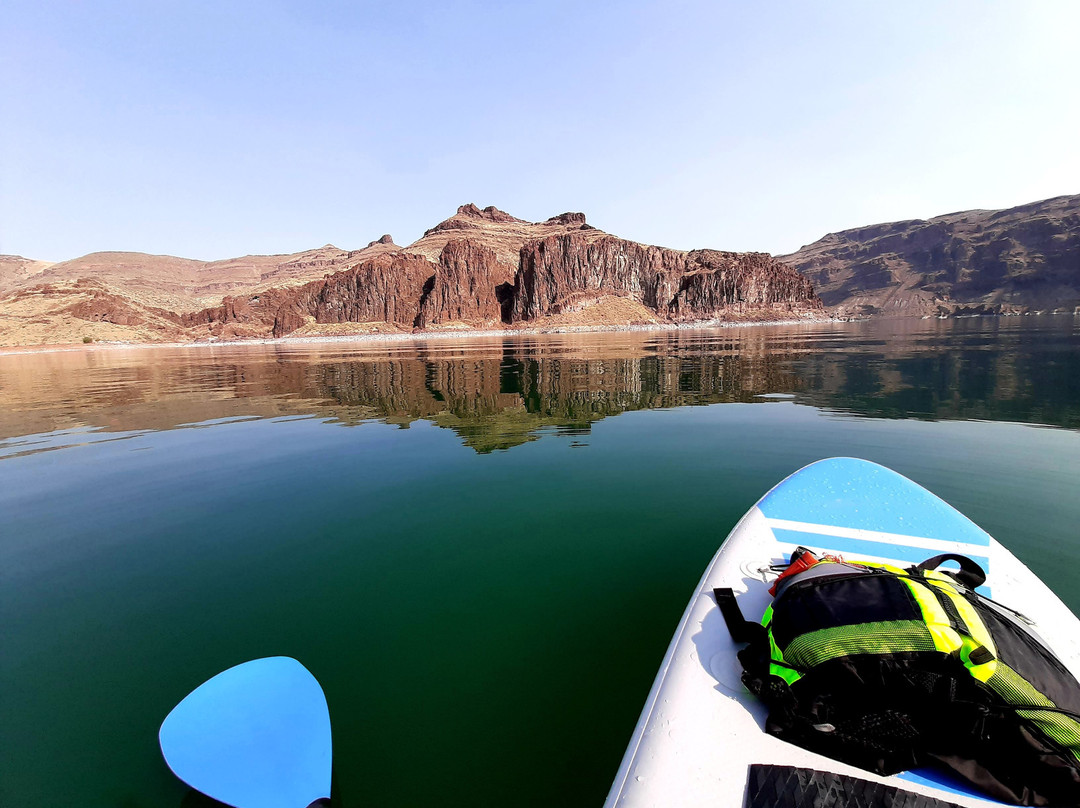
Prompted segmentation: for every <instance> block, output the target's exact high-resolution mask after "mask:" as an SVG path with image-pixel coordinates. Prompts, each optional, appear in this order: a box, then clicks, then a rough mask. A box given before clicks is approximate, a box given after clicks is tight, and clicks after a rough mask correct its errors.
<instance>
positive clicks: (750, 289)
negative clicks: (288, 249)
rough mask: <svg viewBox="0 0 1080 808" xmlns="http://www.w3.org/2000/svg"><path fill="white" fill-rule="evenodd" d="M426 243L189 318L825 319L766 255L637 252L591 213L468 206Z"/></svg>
mask: <svg viewBox="0 0 1080 808" xmlns="http://www.w3.org/2000/svg"><path fill="white" fill-rule="evenodd" d="M433 233H436V234H439V236H440V240H439V241H433V240H432V234H433ZM381 243H384V244H390V243H391V242H389V241H386V242H381ZM436 243H438V244H440V245H441V246H439V248H438V252H435V251H434V249H433V246H434V245H435V244H436ZM417 244H422V245H424V252H423V253H414V252H412V251H411V250H412V249H413V248H406V249H407V250H410V251H409V252H403V251H394V252H387V253H384V254H381V255H376V256H375V257H372V258H367V259H365V260H363V261H361V262H360V263H358V264H356V265H355V266H353V267H351V268H349V269H347V270H345V271H342V272H336V273H334V274H332V275H327V276H326V277H325V278H323V279H322V280H319V281H313V282H310V283H307V284H304V285H303V286H297V287H293V288H272V289H267V290H265V291H263V292H260V293H258V294H250V295H246V296H238V297H227V298H225V299H224V300H223V301H222V305H221V306H216V307H213V308H211V309H205V310H203V311H201V312H197V313H195V314H192V315H188V316H186V317H185V324H188V325H191V326H204V327H208V328H209V330H210V333H211V334H219V333H225V332H223V331H222V328H223V327H225V326H229V327H231V328H233V329H237V328H240V329H246V330H245V331H244V332H243V333H248V332H249V331H251V330H258V329H260V328H261V329H263V330H264V331H269V332H271V333H273V335H274V336H284V335H286V334H290V333H292V332H294V331H296V330H297V329H299V328H301V327H303V326H305V325H306V324H309V323H312V322H314V323H322V324H332V323H383V324H387V325H389V326H394V327H398V328H437V327H440V326H446V325H454V326H457V325H467V326H472V327H485V328H486V327H492V326H499V325H501V324H511V325H513V324H518V323H526V322H531V321H536V320H541V319H542V318H544V317H547V316H550V315H560V314H564V313H566V312H582V317H584V318H585V319H584V321H583V322H582V324H585V323H586V322H587V312H585V311H583V310H586V309H588V307H589V306H594V305H597V304H598V303H604V304H605V310H606V311H608V312H609V313H610V311H611V310H612V308H613V307H612V305H611V301H612V300H613V299H615V300H618V299H619V298H622V299H624V300H627V301H631V302H632V303H633V304H635V306H637V307H638V308H637V309H636V310H637V311H639V312H640V313H641V314H642V315H643V316H647V317H648V318H650V319H649V321H650V322H653V321H655V320H662V321H663V320H666V321H677V322H678V321H692V320H705V319H712V318H717V317H726V318H729V319H739V320H744V319H768V318H771V317H776V316H789V315H790V314H791V313H798V314H805V313H810V314H812V313H814V312H817V311H819V310H820V309H821V303H820V301H818V299H817V297H816V296H815V295H814V292H813V289H812V288H811V286H810V284H809V282H808V281H807V280H806V279H805V278H803V277H802V276H801V275H799V273H798V272H796V271H794V270H793V269H791V268H790V267H787V266H785V265H783V264H781V263H779V262H777V261H775V260H774V259H773V258H771V257H770V256H768V255H765V254H764V253H731V252H720V251H717V250H695V251H693V252H690V253H685V252H680V251H678V250H669V249H664V248H662V247H652V246H648V245H645V244H638V243H637V242H634V241H627V240H625V239H620V238H616V237H615V236H611V235H608V234H606V233H603V232H601V231H599V230H596V229H595V228H592V227H590V226H589V225H587V224H586V223H585V216H584V214H581V213H563V214H560V215H559V216H554V217H552V218H551V219H548V220H547V221H545V222H541V223H539V224H532V223H529V222H524V221H522V220H521V219H516V218H514V217H513V216H510V215H509V214H507V213H504V212H503V211H500V210H498V209H496V208H493V207H488V208H484V209H483V210H480V209H479V208H477V207H476V206H475V205H462V206H461V207H460V208H458V212H457V214H455V215H454V216H453V217H451V218H450V219H448V220H446V222H443V223H442V224H441V225H439V226H438V227H436V228H434V229H433V230H430V231H428V233H427V234H425V236H424V237H423V238H421V239H420V241H418V242H417ZM414 247H415V245H414ZM510 247H512V250H513V251H512V252H511V251H509V249H508V248H510ZM508 256H512V258H508ZM511 261H513V264H511V263H510V262H511ZM640 307H644V309H642V308H640ZM631 308H633V307H631ZM597 311H599V309H597ZM654 317H655V320H654V319H651V318H654ZM229 333H235V331H231V332H229Z"/></svg>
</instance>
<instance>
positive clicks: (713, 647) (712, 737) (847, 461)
mask: <svg viewBox="0 0 1080 808" xmlns="http://www.w3.org/2000/svg"><path fill="white" fill-rule="evenodd" d="M799 545H802V546H804V547H808V548H810V549H811V550H814V551H820V552H825V553H831V554H836V555H841V556H843V557H844V558H845V559H848V560H858V559H865V560H867V561H891V562H894V563H895V562H901V563H902V564H903V565H904V566H908V565H912V564H917V563H919V562H921V561H923V560H925V559H927V558H929V557H931V556H934V555H938V554H940V553H950V552H951V553H960V554H962V555H966V556H969V557H970V558H972V559H974V560H975V561H977V562H978V563H979V564H980V565H981V566H982V568H983V569H984V570H986V573H987V581H986V585H985V586H984V587H980V591H982V592H984V593H986V594H990V595H992V596H993V598H994V599H995V600H998V601H1000V602H1002V603H1004V604H1006V605H1007V606H1011V607H1013V608H1016V609H1019V610H1020V611H1022V612H1023V613H1024V614H1025V615H1027V616H1028V617H1030V618H1032V619H1033V620H1034V621H1035V623H1036V631H1037V632H1038V633H1039V635H1040V636H1041V637H1042V638H1043V639H1044V640H1046V642H1047V643H1048V644H1049V646H1050V647H1051V648H1053V649H1054V651H1055V652H1056V653H1057V654H1058V656H1059V657H1060V658H1061V661H1062V662H1063V663H1064V664H1065V665H1066V666H1067V667H1068V668H1069V670H1070V671H1071V672H1072V673H1073V675H1074V676H1077V678H1080V621H1078V620H1077V618H1076V617H1075V616H1074V615H1073V614H1072V612H1070V611H1069V609H1068V608H1067V607H1066V606H1065V604H1063V603H1062V602H1061V601H1060V600H1059V599H1058V598H1057V596H1056V595H1054V593H1053V592H1051V591H1050V590H1049V589H1048V588H1047V587H1046V585H1045V584H1043V583H1042V581H1040V580H1039V579H1038V578H1037V577H1036V576H1035V574H1034V573H1032V572H1031V570H1029V569H1028V568H1027V567H1025V566H1024V565H1023V564H1022V563H1020V561H1018V560H1017V559H1016V557H1015V556H1013V555H1012V553H1010V552H1009V551H1008V550H1006V549H1005V548H1004V547H1002V546H1001V545H1000V544H998V542H996V541H995V540H994V539H993V538H991V537H990V536H989V535H988V534H987V533H986V532H985V531H983V530H982V529H981V528H979V527H978V526H977V525H975V523H973V522H972V521H971V520H969V519H968V518H967V517H965V516H964V515H963V514H961V513H960V512H959V511H957V510H955V509H954V508H952V507H951V506H950V505H948V504H947V503H946V502H944V501H943V500H941V499H939V498H938V497H936V496H934V495H933V494H931V493H930V492H929V491H927V490H926V489H924V488H922V487H921V486H919V485H917V484H916V483H914V482H912V481H911V480H909V479H907V478H906V477H903V476H901V475H900V474H897V473H896V472H894V471H890V470H889V469H887V468H884V467H883V466H879V465H877V464H875V463H870V462H868V461H865V460H856V459H852V458H833V459H829V460H822V461H819V462H817V463H813V464H811V465H809V466H807V467H806V468H804V469H802V470H800V471H798V472H796V473H795V474H792V475H791V476H790V477H788V478H787V479H786V480H784V481H783V482H781V483H780V484H779V485H777V486H776V487H775V488H773V489H772V490H771V491H770V492H769V493H768V494H766V495H765V496H764V497H762V499H761V501H760V502H758V503H757V505H755V506H754V507H753V508H751V509H750V511H749V512H748V513H747V514H746V515H745V516H744V517H743V518H742V519H741V520H740V521H739V523H738V524H737V525H736V526H735V529H734V530H733V531H732V532H731V535H730V536H728V538H727V540H726V541H725V542H724V544H723V546H722V547H721V548H720V550H719V552H717V554H716V556H715V557H714V558H713V560H712V562H711V563H710V564H709V567H708V569H707V570H706V571H705V575H704V577H703V578H702V579H701V583H700V584H698V587H697V590H696V591H695V592H694V596H693V597H692V598H691V600H690V604H689V605H688V606H687V608H686V612H685V613H684V614H683V617H682V620H681V622H680V623H679V627H678V629H677V630H676V631H675V636H674V637H673V638H672V641H671V645H670V646H669V647H668V651H667V654H666V655H665V657H664V661H663V663H662V664H661V666H660V671H659V673H658V674H657V676H656V681H655V682H654V683H653V686H652V690H651V691H650V693H649V697H648V700H647V701H646V703H645V709H644V710H643V711H642V713H641V718H640V719H639V720H638V723H637V726H636V728H635V729H634V734H633V737H632V738H631V740H630V744H629V746H628V747H627V750H626V754H625V756H624V757H623V761H622V765H621V766H620V767H619V772H618V774H617V775H616V777H615V782H614V784H613V785H612V787H611V791H610V793H609V794H608V798H607V802H606V803H605V806H606V808H645V807H646V806H722V807H723V808H741V806H742V805H743V804H744V798H745V793H746V784H747V775H748V771H749V767H750V765H751V764H754V763H765V764H776V765H784V766H797V767H802V768H810V769H817V770H821V771H829V772H835V773H837V774H841V775H848V776H852V777H858V778H861V779H864V780H871V781H874V782H880V783H886V784H888V785H891V786H895V787H897V788H900V789H904V790H906V791H913V792H918V793H921V794H926V795H928V796H933V797H936V798H938V799H942V800H946V801H948V802H953V803H957V804H960V805H966V806H974V807H977V808H986V806H987V805H995V804H998V803H994V802H993V801H991V800H989V799H987V798H984V797H981V796H979V795H978V794H977V793H976V792H974V791H973V790H970V789H967V788H965V787H963V786H959V785H957V784H956V783H955V782H954V781H953V782H950V781H948V780H947V779H946V778H944V777H941V778H939V777H938V776H937V775H936V774H934V773H933V772H932V771H926V770H920V771H919V772H904V773H902V774H899V775H894V776H892V777H881V776H878V775H876V774H874V773H872V772H868V771H865V770H863V769H858V768H855V767H853V766H849V765H846V764H844V763H840V762H839V761H836V760H832V759H830V758H826V757H823V756H821V755H818V754H815V753H813V752H808V751H806V750H804V749H801V748H799V747H797V746H793V745H792V744H789V743H786V742H784V741H781V740H779V739H778V738H774V737H772V736H771V735H767V734H766V733H765V731H764V725H765V717H766V714H767V710H766V708H765V706H764V705H763V704H761V703H760V702H759V701H758V700H757V699H756V698H755V697H754V696H752V695H751V694H750V693H749V692H748V691H747V690H746V688H745V687H744V686H743V684H742V681H741V679H740V676H741V674H742V667H741V666H740V664H739V661H738V659H737V657H736V653H737V652H738V651H739V650H740V649H741V648H742V647H744V646H742V645H736V644H735V643H734V642H732V640H731V637H730V635H729V634H728V630H727V626H726V624H725V623H724V619H723V617H722V616H721V614H720V610H719V608H718V607H717V605H716V602H715V600H714V599H713V593H712V591H713V589H714V588H719V587H730V588H732V589H733V590H734V591H735V594H736V596H737V598H738V603H739V606H740V608H741V609H742V612H743V614H744V615H745V616H746V618H747V619H749V620H758V619H760V617H761V615H762V614H763V613H764V611H765V607H766V606H767V605H768V603H769V602H770V600H771V598H770V596H769V593H768V588H769V586H770V583H771V581H770V582H769V583H767V582H766V581H765V579H764V576H763V572H762V571H763V570H764V569H765V568H767V567H768V566H769V565H770V564H774V563H779V562H782V561H786V560H787V559H788V557H789V556H790V554H791V552H792V551H793V550H794V549H795V548H796V547H798V546H799Z"/></svg>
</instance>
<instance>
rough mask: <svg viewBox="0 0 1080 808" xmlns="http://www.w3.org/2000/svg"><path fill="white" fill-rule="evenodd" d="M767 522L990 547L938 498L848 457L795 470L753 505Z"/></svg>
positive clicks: (986, 537) (986, 538) (880, 468)
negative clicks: (840, 528) (769, 520)
mask: <svg viewBox="0 0 1080 808" xmlns="http://www.w3.org/2000/svg"><path fill="white" fill-rule="evenodd" d="M758 507H759V508H760V509H761V512H762V513H764V514H765V515H766V516H768V517H769V518H771V519H786V520H788V521H792V522H810V523H812V524H816V525H832V526H833V527H843V528H856V529H862V530H874V531H879V532H882V533H899V534H901V535H903V536H921V537H924V538H928V539H941V540H944V541H955V542H960V543H961V544H978V545H981V546H984V547H988V546H989V545H990V536H989V535H988V534H987V533H986V531H984V530H983V529H982V528H980V527H979V526H978V525H976V524H975V523H974V522H972V521H971V520H970V519H968V518H967V517H966V516H964V515H963V514H962V513H960V512H959V511H958V510H956V509H955V508H953V507H952V506H951V505H949V504H948V503H947V502H945V501H944V500H941V499H939V498H938V497H936V496H934V495H933V494H931V493H930V492H929V491H927V490H926V489H925V488H923V487H922V486H920V485H918V484H916V483H913V482H912V481H911V480H909V479H908V478H907V477H904V476H903V475H900V474H897V473H896V472H895V471H891V470H890V469H887V468H885V467H884V466H879V465H878V464H877V463H871V462H869V461H867V460H857V459H855V458H851V457H834V458H831V459H829V460H820V461H818V462H817V463H813V464H811V465H809V466H807V467H806V468H804V469H802V470H800V471H797V472H796V473H795V474H793V475H791V476H790V477H789V478H788V479H787V480H785V481H784V482H782V483H780V485H778V486H777V487H776V488H774V489H773V490H772V491H770V492H769V493H768V494H766V495H765V497H764V498H763V499H762V500H761V502H759V503H758Z"/></svg>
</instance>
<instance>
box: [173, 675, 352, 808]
mask: <svg viewBox="0 0 1080 808" xmlns="http://www.w3.org/2000/svg"><path fill="white" fill-rule="evenodd" d="M158 740H159V742H160V743H161V753H162V754H163V755H164V756H165V762H166V763H167V764H168V765H169V768H170V769H172V771H173V774H175V775H176V776H177V777H179V778H180V779H181V780H183V781H184V782H185V783H187V784H188V785H189V786H191V787H192V788H194V789H195V790H196V791H201V792H202V793H203V794H205V795H206V796H208V797H212V798H214V799H215V800H217V801H219V802H223V803H225V804H226V805H231V806H233V807H234V808H307V806H308V805H310V804H311V803H313V802H315V801H316V800H318V799H322V798H328V797H329V796H330V767H331V757H332V755H331V743H330V712H329V710H328V709H327V707H326V697H325V696H324V695H323V692H322V688H321V687H319V683H318V682H317V681H316V680H315V677H314V676H312V675H311V673H310V672H309V671H308V669H307V668H305V667H304V666H303V665H301V664H300V663H299V662H297V661H296V660H295V659H291V658H290V657H267V658H266V659H256V660H252V661H251V662H245V663H243V664H242V665H237V666H236V667H235V668H229V669H228V670H227V671H224V672H222V673H219V674H218V675H217V676H215V677H214V678H213V679H210V680H209V681H207V682H205V683H204V684H202V685H200V686H199V687H198V688H196V689H195V690H193V691H192V692H191V693H190V694H189V695H188V697H187V698H185V699H184V700H183V701H182V702H180V703H179V704H177V705H176V707H174V708H173V711H172V712H171V713H169V714H168V715H167V716H166V717H165V720H164V721H163V722H162V724H161V730H160V731H159V732H158Z"/></svg>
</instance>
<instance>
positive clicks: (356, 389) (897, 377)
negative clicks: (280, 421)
mask: <svg viewBox="0 0 1080 808" xmlns="http://www.w3.org/2000/svg"><path fill="white" fill-rule="evenodd" d="M1078 344H1080V328H1078V325H1077V321H1076V320H1075V319H1074V318H1041V319H1033V318H1025V319H1024V320H1020V319H1013V320H979V321H971V320H967V321H951V322H944V323H942V322H938V321H916V322H914V323H910V322H907V323H905V322H901V323H880V324H825V325H812V326H797V327H755V328H741V329H727V330H720V331H716V330H714V331H680V332H661V333H621V334H583V335H549V336H544V337H532V338H520V337H519V338H507V339H482V340H474V341H470V342H467V343H465V344H458V345H453V344H450V343H448V342H444V341H430V342H421V343H395V344H382V345H379V344H376V345H371V344H368V345H362V344H352V345H344V344H323V345H289V346H282V345H274V346H232V347H220V348H200V349H132V350H111V351H93V352H77V353H54V354H39V355H15V356H6V357H0V404H2V411H0V439H8V440H6V441H4V444H3V445H2V446H0V450H2V453H3V454H12V453H19V454H21V453H23V452H26V451H36V450H40V449H48V448H54V447H55V446H57V445H68V444H69V442H76V443H78V442H84V441H91V440H100V439H103V437H104V436H102V435H100V434H98V435H93V434H90V433H88V432H87V431H86V430H87V429H88V428H89V429H90V430H97V431H104V432H108V433H120V434H122V435H124V434H133V433H139V432H142V431H145V430H162V429H173V428H177V427H182V426H189V425H192V424H200V423H206V422H216V421H221V420H222V419H231V418H244V417H256V418H273V417H282V416H313V417H317V418H322V419H328V420H331V421H335V422H338V423H341V424H343V425H356V424H361V423H364V422H367V421H372V420H378V421H382V422H385V423H392V424H399V425H401V426H402V427H407V426H408V425H409V424H410V423H412V422H413V421H416V420H418V419H424V420H427V421H431V422H433V423H435V424H437V425H438V426H440V427H444V428H448V429H452V430H453V431H455V432H456V433H457V434H458V435H459V436H460V437H461V439H462V442H463V443H464V444H465V445H466V446H469V447H471V448H472V449H474V450H475V451H477V452H481V453H486V452H491V451H494V450H505V449H510V448H512V447H514V446H517V445H520V444H522V443H525V442H526V441H530V440H534V439H536V437H537V436H539V435H541V434H544V433H545V432H556V433H569V434H587V433H588V432H589V429H590V426H591V425H592V424H593V423H594V422H596V421H598V420H600V419H603V418H607V417H609V416H613V415H618V414H620V413H623V412H627V411H632V410H642V409H657V408H671V407H684V406H693V405H703V404H715V403H721V402H759V403H760V402H766V401H769V400H772V399H777V398H783V399H793V400H795V401H796V402H798V403H804V404H810V405H813V406H816V407H821V408H823V409H827V410H835V411H841V412H844V413H849V414H856V415H864V416H871V417H885V418H905V417H915V418H923V419H987V420H1011V421H1019V422H1026V423H1043V424H1050V425H1055V426H1063V427H1068V428H1076V427H1078V426H1080V403H1078V402H1080V381H1078V380H1080V351H1077V350H1076V348H1077V346H1078ZM72 430H75V431H74V432H72ZM58 431H62V432H61V435H60V436H59V437H56V436H54V437H53V438H52V439H51V440H49V439H41V438H38V439H36V440H34V441H21V442H20V441H13V440H11V439H13V438H17V437H20V436H27V435H35V436H40V435H42V434H44V433H56V432H58ZM0 456H2V455H0Z"/></svg>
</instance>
